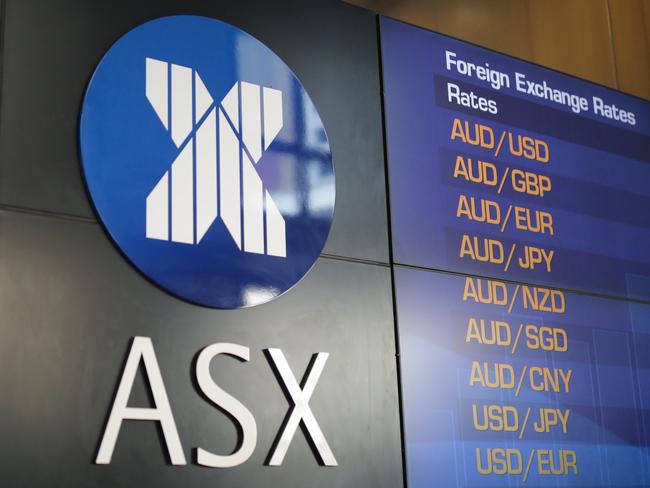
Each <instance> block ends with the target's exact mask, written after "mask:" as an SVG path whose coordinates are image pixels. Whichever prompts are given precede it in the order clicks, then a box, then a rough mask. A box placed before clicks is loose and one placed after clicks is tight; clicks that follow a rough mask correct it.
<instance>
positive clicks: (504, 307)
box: [380, 18, 650, 488]
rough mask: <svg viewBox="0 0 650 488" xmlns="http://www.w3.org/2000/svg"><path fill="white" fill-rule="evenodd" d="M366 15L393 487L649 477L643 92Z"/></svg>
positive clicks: (649, 162)
mask: <svg viewBox="0 0 650 488" xmlns="http://www.w3.org/2000/svg"><path fill="white" fill-rule="evenodd" d="M380 27H381V47H382V60H383V83H384V84H383V88H384V107H385V117H386V144H387V155H388V171H389V190H390V213H391V230H392V243H393V244H392V245H393V261H394V273H395V290H396V291H395V293H396V308H397V323H398V329H399V345H400V351H399V352H400V365H401V382H402V395H403V397H402V400H403V422H404V436H405V452H406V462H407V463H406V464H407V466H406V468H407V476H408V481H409V486H410V487H411V488H424V487H427V488H431V487H433V488H435V487H444V488H448V487H463V488H470V487H471V488H480V487H503V486H526V487H548V486H553V487H555V486H571V487H573V486H582V487H613V486H616V487H641V486H650V450H649V449H648V445H649V443H650V374H649V372H650V353H649V352H648V351H650V303H649V304H646V303H644V301H648V300H650V103H648V102H646V101H643V100H641V99H638V98H634V97H631V96H628V95H625V94H623V93H620V92H617V91H614V90H611V89H608V88H605V87H602V86H599V85H596V84H593V83H589V82H586V81H583V80H580V79H577V78H574V77H571V76H568V75H564V74H562V73H558V72H555V71H552V70H549V69H546V68H543V67H540V66H537V65H534V64H531V63H527V62H524V61H521V60H518V59H515V58H512V57H509V56H505V55H502V54H499V53H495V52H493V51H490V50H487V49H484V48H480V47H477V46H475V45H472V44H468V43H465V42H462V41H458V40H455V39H451V38H449V37H446V36H443V35H439V34H435V33H432V32H430V31H426V30H423V29H420V28H417V27H413V26H410V25H407V24H404V23H401V22H398V21H394V20H392V19H387V18H381V20H380Z"/></svg>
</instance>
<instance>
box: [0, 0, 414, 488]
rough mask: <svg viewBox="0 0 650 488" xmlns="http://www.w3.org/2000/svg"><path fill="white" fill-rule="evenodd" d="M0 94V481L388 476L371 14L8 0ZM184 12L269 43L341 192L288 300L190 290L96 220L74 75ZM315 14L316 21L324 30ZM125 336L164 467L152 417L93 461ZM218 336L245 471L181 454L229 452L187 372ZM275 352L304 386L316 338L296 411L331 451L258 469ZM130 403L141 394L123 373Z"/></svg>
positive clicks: (247, 482)
mask: <svg viewBox="0 0 650 488" xmlns="http://www.w3.org/2000/svg"><path fill="white" fill-rule="evenodd" d="M1 5H2V10H1V12H2V27H3V29H2V37H1V39H2V51H1V53H2V80H1V83H2V85H1V86H2V90H1V101H0V103H1V106H0V365H1V367H0V390H1V391H2V395H1V397H0V419H1V420H0V439H2V442H0V486H3V487H12V488H14V487H37V486H52V487H58V486H62V487H63V486H65V487H69V486H86V487H119V486H124V487H126V486H139V487H149V486H151V487H153V486H156V487H158V486H161V487H162V486H187V487H191V486H232V487H251V486H256V487H257V486H259V487H265V486H267V487H271V486H297V487H298V486H299V487H303V486H314V487H317V486H320V487H335V486H341V487H351V486H354V487H378V486H381V487H386V488H393V487H399V486H402V479H403V475H402V455H401V441H400V427H399V425H400V424H399V409H398V386H397V372H396V369H397V368H396V360H395V351H396V347H395V331H394V321H393V307H392V290H391V272H390V267H389V251H388V249H389V246H388V237H387V236H388V231H387V212H386V195H385V180H384V154H383V143H382V125H381V104H380V82H379V66H378V51H377V49H378V48H377V25H376V17H375V16H374V15H373V14H372V13H371V12H368V11H364V10H362V9H359V8H357V7H354V6H350V5H348V4H345V3H342V2H332V1H323V2H291V1H282V2H263V1H237V2H235V1H228V2H208V1H198V0H195V1H186V2H177V1H161V2H155V3H151V2H144V1H142V2H132V1H116V2H110V3H107V2H100V1H97V2H95V1H92V2H90V1H87V0H63V1H57V2H51V1H49V0H27V1H25V0H6V1H4V2H1ZM188 13H191V14H195V15H204V16H208V17H214V18H218V19H220V20H223V21H225V22H228V23H231V24H233V25H235V26H237V27H239V28H241V29H243V30H245V31H247V32H249V33H250V34H252V35H254V36H255V37H257V38H258V39H259V40H260V41H262V42H263V43H265V44H266V45H267V46H268V47H269V48H271V49H272V50H273V51H274V52H275V53H276V54H278V55H279V56H280V57H281V58H282V59H283V60H284V61H285V62H286V63H287V65H289V66H290V67H291V68H292V70H293V71H294V72H295V73H296V75H297V76H298V78H299V79H300V80H301V82H302V84H303V85H304V87H305V89H306V90H307V91H308V92H309V94H310V96H311V98H312V100H313V102H314V104H315V106H316V108H317V109H318V111H319V113H320V116H321V118H322V120H323V123H324V125H325V127H326V129H327V131H328V135H329V138H330V144H331V148H332V153H333V159H334V165H335V172H336V186H337V197H336V198H337V202H336V211H335V218H334V223H333V226H332V230H331V233H330V236H329V240H328V242H327V244H326V247H325V249H324V253H323V255H322V256H321V257H320V258H319V260H318V261H317V263H316V266H315V267H314V269H313V270H312V271H311V272H310V273H309V274H308V275H307V276H306V277H305V278H304V279H303V280H302V281H301V282H300V283H299V284H298V286H296V287H295V288H294V289H292V290H291V291H289V292H288V293H287V294H285V295H284V296H282V297H280V298H279V299H277V300H275V301H273V302H272V303H269V304H266V305H263V306H259V307H253V308H251V309H246V310H234V311H220V310H213V309H208V308H203V307H199V306H195V305H191V304H188V303H186V302H183V301H181V300H178V299H177V298H174V297H172V296H170V295H168V294H166V293H165V292H163V291H162V290H160V289H158V288H156V287H155V286H154V285H152V284H151V283H150V282H149V281H147V280H146V278H144V277H143V276H142V275H140V274H139V273H138V272H137V271H136V270H135V269H134V268H133V267H131V266H130V265H129V264H128V263H127V262H126V261H125V259H124V258H123V256H122V255H121V254H120V252H119V251H118V250H117V249H116V248H115V247H114V246H113V245H112V244H111V242H110V240H109V239H108V237H107V236H106V234H105V232H104V230H103V229H102V228H101V226H100V225H99V224H98V222H97V220H96V216H95V214H94V212H93V209H92V207H91V205H90V203H89V198H88V195H87V192H86V189H85V187H84V183H83V179H82V174H81V169H80V162H79V155H78V149H77V144H78V138H77V130H78V122H79V109H80V104H81V101H82V97H83V94H84V90H85V87H86V84H87V83H88V79H89V77H90V75H91V73H92V72H93V70H94V68H95V66H96V64H97V62H98V61H99V60H100V58H101V57H102V55H103V54H104V53H105V52H106V50H107V49H108V48H109V47H110V46H111V45H112V44H113V43H114V42H115V41H116V40H117V39H118V38H119V37H120V36H121V35H123V34H124V33H126V32H127V31H129V30H130V29H132V28H134V27H135V26H137V25H139V24H141V23H143V22H145V21H148V20H150V19H153V18H157V17H161V16H166V15H172V14H188ZM324 26H327V28H324ZM134 336H147V337H151V339H152V341H153V344H154V347H155V350H156V354H157V357H158V361H159V364H160V369H161V372H162V376H163V379H164V381H165V385H166V388H167V394H168V396H169V400H170V404H171V407H172V409H173V412H174V415H175V419H176V424H177V427H178V431H179V435H180V439H181V442H182V444H183V449H184V453H185V456H186V458H187V460H188V463H189V464H188V465H187V466H171V465H169V463H168V461H167V460H166V458H165V451H164V449H163V443H162V440H161V437H160V434H159V432H157V427H156V426H155V424H154V423H153V422H133V421H127V422H126V423H125V425H124V426H123V428H122V430H121V433H120V436H119V439H118V441H117V446H116V450H115V454H114V457H113V460H112V463H111V464H110V465H108V466H97V465H95V464H93V461H94V458H95V456H96V454H97V447H98V444H99V441H100V439H101V435H102V432H103V429H104V426H105V422H106V420H107V415H108V412H109V409H110V406H111V404H112V401H113V396H114V394H115V389H116V386H117V382H118V379H119V377H120V374H121V371H122V368H123V365H124V360H125V358H126V354H127V351H128V348H129V346H130V343H131V340H132V338H133V337H134ZM215 342H230V343H235V344H241V345H243V346H246V347H249V348H250V356H251V359H250V361H249V362H240V361H237V360H236V359H234V358H232V357H227V356H224V357H219V358H217V359H215V360H214V361H213V363H212V367H211V373H212V376H213V377H214V379H215V381H216V382H217V383H218V384H219V385H220V386H221V387H222V388H223V389H224V390H225V391H227V392H229V393H230V394H232V395H233V396H235V397H236V398H237V399H238V400H240V401H241V402H242V403H243V404H244V405H246V407H247V408H248V409H249V410H250V411H251V412H252V413H253V415H254V416H255V418H256V421H257V426H258V441H257V448H256V449H255V451H254V454H253V456H252V457H251V458H250V459H249V460H248V461H247V462H246V463H245V464H243V465H241V466H238V467H235V468H229V469H209V468H204V467H199V466H197V465H196V464H194V452H195V448H196V447H199V446H200V447H203V448H204V449H207V450H209V451H212V452H217V453H222V454H229V453H231V452H232V451H234V450H235V448H236V447H237V441H238V437H237V436H238V432H237V430H236V428H235V424H234V423H233V422H232V420H231V419H230V418H229V417H228V416H227V415H225V414H224V413H223V412H221V411H219V410H218V409H217V408H215V407H214V406H213V405H211V404H210V403H208V402H207V401H206V400H205V399H204V398H203V397H202V396H201V395H200V393H199V392H198V389H197V387H196V385H195V382H194V380H193V375H194V370H193V368H194V364H195V361H196V356H197V353H198V352H199V351H200V350H201V349H202V348H203V347H205V346H208V345H210V344H212V343H215ZM269 347H274V348H280V349H282V350H283V352H284V354H285V355H286V357H287V360H288V362H289V365H290V366H291V368H292V370H293V372H294V374H295V376H296V377H297V378H298V380H300V379H301V378H302V377H303V374H304V372H305V371H306V370H307V367H308V364H309V360H310V358H311V356H312V354H314V353H317V352H329V353H330V356H329V359H328V362H327V364H326V366H325V369H324V372H323V374H322V376H321V379H320V381H319V382H318V385H317V387H316V390H315V392H314V394H313V396H312V398H311V401H310V405H311V408H312V410H313V412H314V415H315V417H316V418H317V420H318V422H319V424H320V427H321V429H322V431H323V433H324V435H325V437H326V438H327V440H328V442H329V444H330V446H331V448H332V451H333V453H334V455H335V456H336V458H337V460H338V464H339V465H338V466H337V467H322V466H319V464H318V462H317V459H316V457H315V455H314V454H313V453H312V450H311V449H310V446H309V444H308V442H307V440H306V436H305V434H304V432H303V431H301V430H300V429H299V430H298V431H297V433H296V435H295V437H294V439H293V442H292V444H291V446H290V447H289V450H288V452H287V455H286V458H285V459H284V462H283V464H282V466H280V467H268V466H265V461H266V458H267V456H268V454H269V451H270V449H271V446H272V445H273V442H274V439H275V437H276V435H277V434H278V431H279V430H280V427H281V425H282V423H283V421H284V418H285V415H286V414H287V411H288V409H289V403H288V401H287V398H286V397H285V394H284V393H283V390H282V388H281V386H280V384H279V383H278V381H277V380H276V379H275V377H274V374H273V372H272V369H271V368H270V366H269V362H268V360H267V358H266V356H265V355H264V353H263V349H265V348H269ZM134 391H136V393H135V394H134V397H133V398H132V400H131V403H130V405H131V406H147V405H149V404H150V401H151V400H150V398H149V395H148V392H147V387H146V383H145V382H144V381H143V378H142V375H139V377H138V380H137V383H136V388H135V390H134Z"/></svg>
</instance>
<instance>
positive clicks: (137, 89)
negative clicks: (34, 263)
mask: <svg viewBox="0 0 650 488" xmlns="http://www.w3.org/2000/svg"><path fill="white" fill-rule="evenodd" d="M80 146H81V159H82V165H83V170H84V175H85V178H86V183H87V186H88V190H89V192H90V195H91V197H92V201H93V203H94V205H95V208H96V210H97V213H98V214H99V217H100V218H101V221H102V222H103V224H104V226H105V227H106V229H107V230H108V232H109V233H110V235H111V237H112V238H113V240H114V241H115V243H116V244H117V246H118V247H119V248H120V249H121V250H122V251H123V253H124V254H125V255H126V256H127V257H128V259H129V260H130V261H131V262H132V263H133V264H134V265H135V266H136V267H137V268H138V269H139V270H140V271H141V272H142V273H144V275H146V276H147V277H148V278H149V279H151V280H152V281H153V282H154V283H156V284H157V285H159V286H161V287H162V288H164V289H165V290H167V291H169V292H170V293H172V294H174V295H176V296H178V297H181V298H183V299H185V300H188V301H191V302H194V303H198V304H201V305H206V306H210V307H218V308H240V307H248V306H253V305H258V304H261V303H264V302H267V301H269V300H272V299H273V298H275V297H277V296H279V295H281V294H282V293H284V292H285V291H287V290H288V289H289V288H291V287H292V286H293V285H295V284H296V283H297V282H298V281H299V280H300V279H301V278H302V277H303V276H304V275H305V274H306V273H307V272H308V271H309V269H310V268H311V267H312V265H313V264H314V262H315V261H316V259H317V258H318V256H319V254H320V252H321V250H322V248H323V246H324V244H325V240H326V239H327V235H328V233H329V229H330V226H331V223H332V217H333V212H334V197H335V188H334V169H333V166H332V155H331V151H330V146H329V142H328V139H327V135H326V133H325V129H324V127H323V123H322V121H321V119H320V117H319V115H318V112H317V111H316V108H315V107H314V104H313V103H312V101H311V99H310V98H309V95H308V94H307V92H306V91H305V89H304V88H303V87H302V85H301V84H300V82H299V81H298V79H297V78H296V76H295V75H294V74H293V72H292V71H291V70H290V69H289V68H288V67H287V65H286V64H284V62H283V61H282V60H281V59H280V58H279V57H278V56H276V55H275V54H274V53H273V52H272V51H271V50H270V49H269V48H267V47H266V46H264V45H263V44H262V43H261V42H259V41H258V40H257V39H255V38H253V37H252V36H250V35H249V34H247V33H245V32H243V31H241V30H239V29H237V28H235V27H233V26H231V25H228V24H225V23H223V22H220V21H217V20H214V19H209V18H205V17H196V16H174V17H165V18H161V19H157V20H154V21H151V22H148V23H146V24H143V25H141V26H139V27H137V28H135V29H134V30H132V31H131V32H129V33H128V34H126V35H125V36H124V37H122V38H121V39H120V40H119V41H117V43H115V45H113V46H112V47H111V49H110V50H109V51H108V52H107V53H106V55H105V56H104V57H103V59H102V60H101V62H100V63H99V65H98V66H97V69H96V70H95V73H94V74H93V76H92V79H91V81H90V84H89V86H88V89H87V92H86V95H85V98H84V102H83V107H82V111H81V124H80Z"/></svg>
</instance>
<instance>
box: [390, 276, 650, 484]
mask: <svg viewBox="0 0 650 488" xmlns="http://www.w3.org/2000/svg"><path fill="white" fill-rule="evenodd" d="M395 284H396V292H397V312H398V321H399V326H400V346H401V355H400V358H401V371H402V390H403V405H404V411H403V413H404V419H405V438H406V455H407V473H408V477H409V486H410V488H424V487H426V488H436V487H444V488H452V487H488V486H494V487H504V486H526V487H542V486H544V487H546V486H583V487H640V486H649V485H650V449H648V441H649V440H650V374H648V371H649V370H650V355H648V351H649V350H650V305H646V304H641V303H634V302H628V301H623V300H613V299H605V298H597V297H593V296H586V295H579V294H572V293H567V292H562V291H560V290H550V289H548V288H542V287H533V286H531V285H523V284H522V285H515V284H513V283H504V282H501V281H495V280H487V279H480V278H475V277H470V276H460V275H451V274H445V273H436V272H432V271H423V270H416V269H410V268H404V267H399V266H398V267H397V269H396V271H395Z"/></svg>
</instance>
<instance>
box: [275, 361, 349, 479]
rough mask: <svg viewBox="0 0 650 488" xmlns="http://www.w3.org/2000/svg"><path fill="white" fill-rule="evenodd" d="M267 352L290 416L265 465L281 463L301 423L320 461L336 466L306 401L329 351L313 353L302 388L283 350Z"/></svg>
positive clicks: (321, 370)
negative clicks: (279, 381) (283, 391)
mask: <svg viewBox="0 0 650 488" xmlns="http://www.w3.org/2000/svg"><path fill="white" fill-rule="evenodd" d="M267 352H268V353H269V356H270V361H269V362H270V363H271V367H272V368H273V369H274V370H275V371H276V372H277V374H278V375H279V376H280V379H282V382H283V384H284V389H285V390H286V393H287V399H288V400H289V401H290V402H291V403H292V404H293V405H292V407H291V408H290V410H289V414H288V415H289V417H288V419H287V421H286V422H285V424H284V429H283V430H281V431H280V433H279V434H278V437H277V439H276V443H275V446H274V447H273V448H272V449H271V453H270V455H269V461H268V465H269V466H280V465H281V464H282V461H283V460H284V456H285V454H286V453H287V450H288V449H289V445H290V444H291V441H292V439H293V436H294V434H295V433H296V429H297V428H298V425H299V424H300V422H302V423H303V425H304V426H305V428H306V435H308V436H309V437H310V439H311V441H312V443H313V445H314V447H315V448H316V451H317V453H318V457H319V461H320V463H321V464H323V465H324V466H338V463H337V462H336V459H335V458H334V454H333V453H332V450H331V449H330V446H329V444H328V443H327V440H326V439H325V436H324V435H323V432H322V431H321V430H320V427H319V425H318V422H317V421H316V417H314V414H313V413H312V411H311V409H310V408H309V400H310V398H311V396H312V394H313V393H314V389H315V388H316V384H317V383H318V380H319V378H320V375H321V373H322V372H323V368H325V363H326V362H327V358H328V357H329V354H328V353H326V352H320V353H318V354H314V356H313V357H312V362H311V368H309V369H308V370H307V372H306V373H305V377H304V378H303V387H302V388H301V387H300V385H299V384H298V381H296V377H295V376H294V374H293V372H292V371H291V368H290V367H289V364H288V363H287V360H286V358H285V357H284V354H283V353H282V351H281V350H280V349H267Z"/></svg>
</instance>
